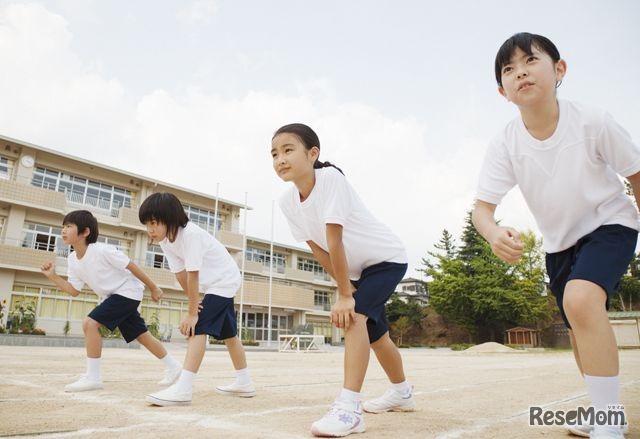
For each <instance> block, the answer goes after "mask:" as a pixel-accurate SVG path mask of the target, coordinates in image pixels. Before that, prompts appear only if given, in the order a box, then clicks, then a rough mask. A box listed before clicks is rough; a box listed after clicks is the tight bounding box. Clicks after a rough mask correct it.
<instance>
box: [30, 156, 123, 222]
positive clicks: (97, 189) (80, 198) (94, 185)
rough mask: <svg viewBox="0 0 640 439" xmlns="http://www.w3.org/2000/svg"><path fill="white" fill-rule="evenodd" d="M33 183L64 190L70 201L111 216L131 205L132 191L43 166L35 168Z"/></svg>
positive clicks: (55, 189)
mask: <svg viewBox="0 0 640 439" xmlns="http://www.w3.org/2000/svg"><path fill="white" fill-rule="evenodd" d="M31 185H32V186H35V187H39V188H43V189H49V190H52V191H56V192H63V193H64V194H65V195H66V197H67V200H69V202H70V203H74V204H78V205H83V206H93V207H95V208H97V209H99V210H103V211H105V212H107V213H108V214H109V215H111V216H118V213H119V210H120V208H121V207H131V198H132V193H131V192H130V191H128V190H127V189H123V188H119V187H116V186H112V185H110V184H105V183H100V182H97V181H94V180H88V179H86V178H82V177H77V176H75V175H69V174H65V173H64V172H59V171H55V170H52V169H47V168H43V167H37V168H36V169H35V171H34V172H33V177H32V179H31Z"/></svg>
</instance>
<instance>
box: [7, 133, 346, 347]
mask: <svg viewBox="0 0 640 439" xmlns="http://www.w3.org/2000/svg"><path fill="white" fill-rule="evenodd" d="M165 191H166V192H172V193H174V194H175V195H176V196H177V197H178V198H179V199H180V200H181V201H182V203H183V205H184V208H185V211H186V213H187V215H188V216H189V218H190V219H191V221H193V222H194V223H195V224H197V225H198V226H200V227H202V228H203V229H205V230H207V231H208V232H209V233H211V234H213V235H214V236H215V237H216V238H217V239H218V240H219V241H220V242H222V244H224V245H225V246H226V248H227V249H228V250H229V253H230V254H231V255H232V256H233V258H234V259H235V260H236V262H237V263H238V266H239V267H241V266H242V265H243V262H244V269H245V271H244V279H243V289H242V290H243V294H242V314H243V318H242V326H243V328H246V329H245V330H246V331H248V332H249V335H250V336H251V337H252V338H253V339H254V340H256V341H267V340H268V339H269V304H270V303H271V322H272V325H271V340H274V341H275V340H278V336H279V335H281V334H288V333H293V332H294V331H296V328H299V327H301V326H302V325H306V326H305V329H306V330H312V331H313V333H314V334H318V335H323V336H324V337H325V340H326V341H327V342H339V341H340V337H341V334H340V332H339V331H338V330H336V329H335V328H332V327H331V325H330V323H329V310H330V307H331V304H332V303H333V301H334V300H335V296H336V294H337V292H336V286H335V284H334V283H333V282H332V280H331V279H330V277H329V276H328V274H327V273H326V272H325V271H324V269H323V268H322V267H321V266H320V264H319V263H318V262H317V261H316V260H315V259H314V257H313V255H312V254H311V252H310V251H308V250H305V249H301V248H298V247H294V246H289V245H284V244H278V243H274V247H273V256H272V255H271V251H270V246H271V242H269V241H268V240H264V239H260V238H257V237H246V242H245V236H244V235H243V234H242V232H241V225H240V214H241V211H242V210H243V209H244V206H243V204H241V203H238V202H234V201H231V200H226V199H218V200H217V203H216V197H215V196H211V195H208V194H203V193H199V192H196V191H192V190H189V189H186V188H182V187H179V186H175V185H172V184H170V183H164V182H160V181H157V180H154V179H153V178H149V177H143V176H140V175H135V174H132V173H129V172H126V171H122V170H119V169H113V168H111V167H108V166H104V165H101V164H98V163H92V162H88V161H87V160H84V159H82V158H79V157H73V156H70V155H66V154H61V153H59V152H56V151H53V150H50V149H47V148H43V147H40V146H37V145H33V144H30V143H26V142H23V141H19V140H15V139H11V138H7V137H4V136H0V302H2V303H3V304H4V317H3V321H2V324H3V325H4V326H5V327H6V324H7V317H8V311H10V310H12V309H14V307H15V306H16V305H17V304H18V303H20V302H23V301H29V302H31V303H33V304H34V305H35V309H36V315H37V322H36V326H37V327H39V328H43V329H45V330H46V332H47V334H51V335H55V334H62V333H63V332H64V327H65V325H66V323H67V321H68V322H69V325H70V333H71V334H82V326H81V322H82V319H83V318H84V317H85V316H86V315H87V314H88V312H89V311H90V310H91V309H93V307H94V306H95V305H96V304H97V301H98V299H97V296H96V295H95V294H94V293H93V292H91V291H90V290H88V289H87V290H86V291H83V292H82V294H81V295H79V296H78V297H71V296H69V295H68V294H66V293H64V292H62V291H59V290H57V289H56V288H55V287H54V285H53V284H52V283H51V282H50V281H49V280H48V279H47V278H46V277H45V276H43V275H42V274H41V273H40V268H39V267H40V266H41V265H42V264H43V263H44V262H46V261H51V260H55V263H56V266H57V270H56V271H57V272H58V274H60V275H61V276H63V277H66V257H67V255H68V254H69V248H68V246H66V245H65V244H64V242H63V241H62V238H61V223H62V218H63V217H64V215H65V214H66V213H68V212H70V211H72V210H77V209H86V210H89V211H91V212H93V214H94V215H95V216H96V217H97V218H98V222H99V228H100V237H99V239H98V241H100V242H106V243H109V244H112V245H115V246H116V247H118V248H119V249H121V250H122V251H123V252H125V253H126V254H127V255H128V256H129V257H130V258H131V260H132V261H133V262H135V263H136V264H138V265H139V266H140V267H141V268H143V269H144V271H145V272H146V273H147V274H148V275H149V276H150V277H151V279H153V281H154V282H155V283H156V284H157V285H158V286H159V287H160V288H162V290H163V291H164V297H163V299H162V300H161V301H160V303H158V304H156V303H155V302H153V301H152V300H151V297H150V295H149V291H145V297H144V300H143V301H142V303H141V309H140V312H141V314H142V316H143V317H144V318H145V320H147V322H148V321H149V319H150V318H151V317H152V316H153V315H156V316H157V317H158V319H159V323H160V325H161V327H164V328H165V329H166V328H169V327H173V335H174V337H175V336H178V335H179V333H178V331H177V326H178V324H179V323H180V320H181V317H182V315H183V314H184V313H185V312H186V310H187V308H188V306H187V300H186V296H184V295H183V293H182V291H181V290H180V289H179V286H178V284H177V282H176V281H175V277H174V276H173V274H172V273H171V272H170V271H169V270H168V265H167V262H166V260H165V257H164V255H163V253H162V249H161V248H160V246H159V245H154V244H152V243H150V242H149V239H148V237H147V234H146V231H145V228H144V226H143V225H142V224H140V222H139V220H138V206H139V205H140V204H141V203H142V201H143V200H144V199H145V198H146V197H147V196H149V195H150V194H152V193H155V192H165ZM248 218H249V221H250V218H251V216H250V215H249V217H248ZM244 246H246V250H245V252H244V254H243V247H244ZM243 258H244V261H243ZM272 258H273V264H272V261H271V259H272ZM270 273H271V275H270ZM240 296H241V292H240V291H238V294H237V295H236V299H235V306H236V311H237V312H240V302H241V300H240ZM270 299H271V300H270ZM311 328H312V329H311Z"/></svg>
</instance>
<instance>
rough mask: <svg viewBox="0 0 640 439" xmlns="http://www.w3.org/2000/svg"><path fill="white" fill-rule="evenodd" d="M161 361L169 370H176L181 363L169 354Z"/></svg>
mask: <svg viewBox="0 0 640 439" xmlns="http://www.w3.org/2000/svg"><path fill="white" fill-rule="evenodd" d="M161 360H162V361H163V362H164V365H165V367H166V368H167V369H174V368H176V367H178V366H180V363H178V361H177V360H176V359H175V358H173V357H172V356H171V354H170V353H168V352H167V355H165V356H164V357H162V358H161Z"/></svg>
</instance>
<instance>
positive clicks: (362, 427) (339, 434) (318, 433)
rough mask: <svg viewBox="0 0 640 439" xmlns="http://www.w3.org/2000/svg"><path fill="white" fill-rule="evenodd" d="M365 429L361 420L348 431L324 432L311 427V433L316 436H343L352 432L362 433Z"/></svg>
mask: <svg viewBox="0 0 640 439" xmlns="http://www.w3.org/2000/svg"><path fill="white" fill-rule="evenodd" d="M365 431H366V428H365V426H364V423H362V422H361V423H360V424H359V425H358V426H356V428H354V429H352V430H350V431H347V432H345V433H324V432H322V431H319V430H316V429H315V428H312V429H311V434H312V435H314V436H316V437H345V436H348V435H350V434H352V433H364V432H365Z"/></svg>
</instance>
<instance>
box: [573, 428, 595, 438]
mask: <svg viewBox="0 0 640 439" xmlns="http://www.w3.org/2000/svg"><path fill="white" fill-rule="evenodd" d="M568 430H569V434H572V435H573V436H581V437H589V436H591V435H590V434H589V433H586V432H584V431H581V430H578V429H577V428H573V427H569V428H568Z"/></svg>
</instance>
